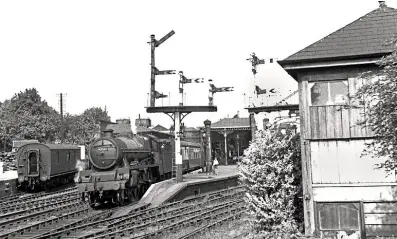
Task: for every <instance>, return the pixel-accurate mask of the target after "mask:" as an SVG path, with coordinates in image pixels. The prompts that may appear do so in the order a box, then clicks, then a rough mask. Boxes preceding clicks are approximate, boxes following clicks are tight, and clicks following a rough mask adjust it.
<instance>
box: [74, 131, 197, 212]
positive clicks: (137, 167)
mask: <svg viewBox="0 0 397 239" xmlns="http://www.w3.org/2000/svg"><path fill="white" fill-rule="evenodd" d="M193 149H194V150H193ZM181 151H182V156H183V157H182V160H183V170H184V172H185V173H186V172H188V171H192V170H195V169H198V168H199V167H200V160H201V153H200V144H195V143H189V142H183V141H182V142H181ZM184 151H185V152H186V154H183V152H184ZM193 152H195V153H193ZM174 154H175V153H174V141H173V140H172V139H158V138H157V137H155V136H152V135H145V136H140V135H134V136H133V137H132V138H127V137H117V136H114V135H113V131H112V130H106V131H104V136H103V137H101V138H98V139H96V140H95V141H94V142H93V143H92V144H91V145H90V147H89V166H88V170H83V171H80V172H79V176H78V188H79V192H81V193H82V200H84V201H86V200H88V201H89V203H90V205H91V206H92V207H95V206H97V205H98V204H99V205H100V204H103V203H107V202H110V203H115V204H118V205H123V204H124V202H125V200H128V201H129V202H132V201H136V200H138V199H139V198H141V197H142V196H143V194H144V193H145V192H146V190H147V189H148V188H149V187H150V185H151V184H152V183H156V182H159V181H161V180H163V179H167V178H170V177H172V175H173V172H174V170H175V168H176V167H175V161H174Z"/></svg>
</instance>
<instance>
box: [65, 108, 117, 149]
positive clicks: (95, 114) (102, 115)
mask: <svg viewBox="0 0 397 239" xmlns="http://www.w3.org/2000/svg"><path fill="white" fill-rule="evenodd" d="M64 120H65V125H66V140H67V141H68V142H70V143H76V144H85V145H88V144H90V143H91V142H92V141H93V140H94V139H95V136H96V135H97V134H98V133H100V124H101V121H110V117H109V116H108V114H107V112H106V111H103V110H102V109H101V108H98V107H92V108H90V109H87V110H85V111H84V113H82V114H81V115H66V116H65V117H64Z"/></svg>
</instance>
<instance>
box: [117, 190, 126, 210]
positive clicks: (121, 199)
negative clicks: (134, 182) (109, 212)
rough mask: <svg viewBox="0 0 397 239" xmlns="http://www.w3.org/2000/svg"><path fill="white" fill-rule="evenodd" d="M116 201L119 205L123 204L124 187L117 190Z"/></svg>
mask: <svg viewBox="0 0 397 239" xmlns="http://www.w3.org/2000/svg"><path fill="white" fill-rule="evenodd" d="M117 201H118V203H119V205H120V206H123V205H124V189H119V191H118V192H117Z"/></svg>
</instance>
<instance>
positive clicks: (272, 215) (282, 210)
mask: <svg viewBox="0 0 397 239" xmlns="http://www.w3.org/2000/svg"><path fill="white" fill-rule="evenodd" d="M300 158H301V155H300V140H299V133H298V134H297V133H296V132H295V129H294V127H288V128H287V129H285V130H280V129H279V127H278V125H276V124H275V125H273V126H272V127H270V129H268V130H265V131H261V132H257V134H256V137H255V139H254V140H253V141H252V143H251V145H250V147H249V148H248V149H247V150H246V151H245V158H244V159H243V160H242V163H241V165H240V180H241V182H242V183H243V184H245V185H246V187H247V203H248V205H249V215H250V216H249V217H248V218H249V219H248V220H249V223H250V224H251V226H252V229H253V230H254V232H255V233H254V234H260V235H263V237H269V238H273V237H274V236H281V237H282V238H284V237H291V236H297V235H300V234H301V232H302V230H303V201H302V198H301V197H302V186H301V182H302V177H301V160H300Z"/></svg>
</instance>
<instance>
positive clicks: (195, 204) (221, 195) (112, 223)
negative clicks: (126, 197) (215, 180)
mask: <svg viewBox="0 0 397 239" xmlns="http://www.w3.org/2000/svg"><path fill="white" fill-rule="evenodd" d="M243 194H244V191H243V190H242V188H241V187H236V188H233V189H228V190H221V191H218V192H215V193H209V194H204V195H199V196H196V197H192V198H188V199H185V200H183V201H179V202H174V203H169V204H164V205H160V206H158V207H154V208H146V207H147V205H144V206H142V207H141V208H137V209H136V211H135V213H133V214H130V215H126V216H120V217H115V218H108V219H104V220H99V221H92V222H90V223H87V224H79V225H78V226H65V227H64V229H62V230H56V231H55V230H54V232H52V233H46V234H43V235H42V236H40V237H35V238H92V237H94V238H117V236H118V235H119V233H120V232H121V233H124V232H130V230H135V229H134V228H135V227H136V228H138V229H139V230H142V229H144V228H146V227H147V226H148V225H152V226H153V225H156V224H157V223H160V222H166V221H174V220H175V219H176V218H178V217H180V216H181V215H183V216H187V215H190V214H192V213H198V212H200V211H201V212H202V210H203V207H206V206H205V205H207V204H208V203H213V204H216V205H218V206H222V204H224V203H226V202H227V201H231V200H234V199H235V198H236V197H240V198H241V197H242V196H243ZM234 203H236V202H234ZM208 210H210V211H211V210H215V208H212V209H208ZM210 213H211V212H210ZM192 220H194V219H192ZM153 223H154V224H153ZM130 226H133V227H134V228H133V229H131V228H129V227H130Z"/></svg>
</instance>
